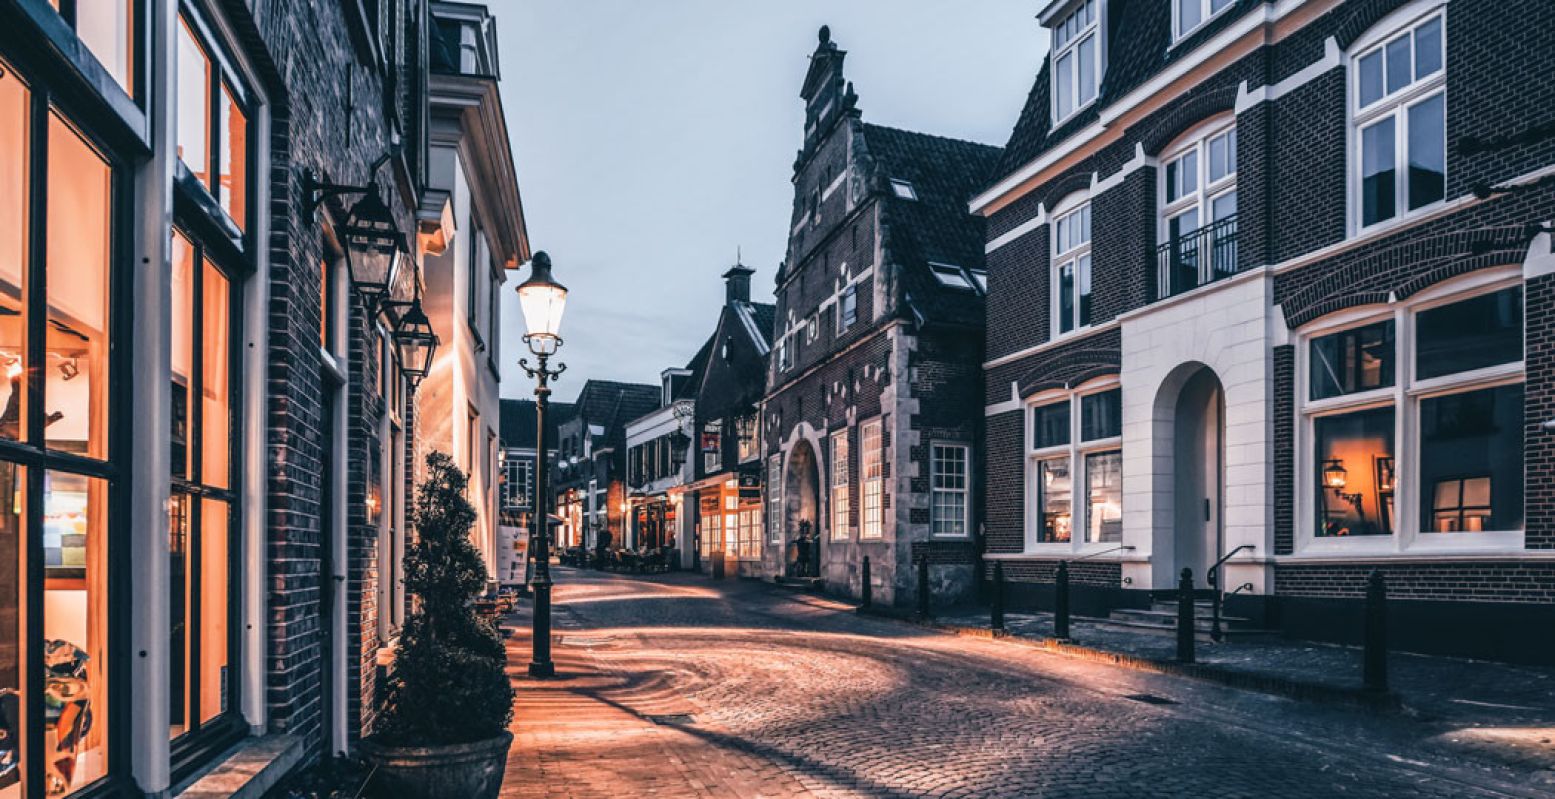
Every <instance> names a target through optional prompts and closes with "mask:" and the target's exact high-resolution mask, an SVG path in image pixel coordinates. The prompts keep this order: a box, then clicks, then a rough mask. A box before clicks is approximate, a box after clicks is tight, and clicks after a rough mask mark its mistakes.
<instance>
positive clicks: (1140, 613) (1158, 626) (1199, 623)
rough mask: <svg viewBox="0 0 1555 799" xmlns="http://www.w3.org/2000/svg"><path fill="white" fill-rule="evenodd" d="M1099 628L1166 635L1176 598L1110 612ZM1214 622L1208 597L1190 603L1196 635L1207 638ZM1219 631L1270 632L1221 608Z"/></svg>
mask: <svg viewBox="0 0 1555 799" xmlns="http://www.w3.org/2000/svg"><path fill="white" fill-rule="evenodd" d="M1098 624H1099V625H1100V626H1103V627H1112V628H1120V629H1127V630H1145V631H1149V632H1159V633H1164V634H1167V635H1176V634H1177V601H1176V600H1169V599H1164V600H1163V599H1157V600H1155V601H1154V602H1152V603H1151V604H1150V608H1149V609H1148V610H1146V609H1140V608H1121V609H1118V610H1114V611H1112V613H1111V614H1110V615H1108V617H1107V618H1106V619H1104V620H1102V621H1100V622H1099V623H1098ZM1214 624H1215V606H1214V604H1213V603H1212V602H1211V601H1210V600H1206V599H1199V600H1195V601H1194V603H1193V629H1194V632H1195V633H1196V634H1197V637H1198V638H1201V639H1207V638H1208V637H1209V635H1210V632H1211V631H1212V630H1213V629H1214ZM1220 630H1221V632H1222V633H1223V634H1224V635H1225V637H1226V638H1240V639H1247V638H1256V637H1261V636H1267V635H1274V634H1275V633H1274V632H1273V631H1272V630H1266V629H1263V628H1260V627H1259V626H1258V625H1257V623H1256V622H1254V621H1253V620H1252V619H1248V618H1244V617H1241V616H1228V615H1226V613H1225V609H1224V608H1222V609H1221V615H1220Z"/></svg>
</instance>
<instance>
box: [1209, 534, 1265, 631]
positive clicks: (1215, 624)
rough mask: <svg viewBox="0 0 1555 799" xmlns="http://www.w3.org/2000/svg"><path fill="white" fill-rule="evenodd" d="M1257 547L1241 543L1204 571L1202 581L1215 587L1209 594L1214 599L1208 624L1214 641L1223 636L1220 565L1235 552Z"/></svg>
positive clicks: (1238, 589)
mask: <svg viewBox="0 0 1555 799" xmlns="http://www.w3.org/2000/svg"><path fill="white" fill-rule="evenodd" d="M1257 548H1258V547H1256V546H1253V545H1252V544H1243V545H1241V546H1239V547H1237V548H1236V549H1233V550H1231V551H1230V552H1227V553H1226V554H1224V555H1221V556H1220V560H1217V561H1215V565H1213V566H1211V567H1209V571H1206V572H1205V573H1204V581H1205V582H1207V583H1209V585H1210V587H1211V588H1213V589H1215V593H1213V594H1211V595H1210V598H1211V599H1213V600H1214V602H1213V607H1214V620H1213V621H1212V622H1211V624H1210V629H1209V637H1210V638H1211V639H1213V640H1214V641H1215V642H1216V643H1219V642H1220V639H1221V638H1223V637H1225V636H1224V634H1223V633H1222V632H1221V630H1220V603H1221V602H1222V601H1223V597H1224V596H1225V591H1223V590H1221V586H1220V567H1221V566H1224V565H1225V564H1226V561H1228V560H1230V559H1231V556H1232V555H1235V554H1236V553H1238V552H1241V551H1242V550H1244V549H1257ZM1241 590H1242V589H1241V587H1238V588H1237V591H1241Z"/></svg>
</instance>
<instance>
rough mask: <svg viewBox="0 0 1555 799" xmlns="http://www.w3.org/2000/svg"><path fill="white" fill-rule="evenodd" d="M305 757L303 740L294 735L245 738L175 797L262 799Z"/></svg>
mask: <svg viewBox="0 0 1555 799" xmlns="http://www.w3.org/2000/svg"><path fill="white" fill-rule="evenodd" d="M302 755H303V743H302V739H301V738H298V737H296V736H294V735H266V736H263V737H259V738H245V739H243V740H242V741H241V742H239V743H238V745H237V746H234V747H233V748H232V749H231V750H229V751H228V752H227V753H226V754H225V755H224V756H223V757H222V758H221V759H220V760H218V761H216V763H215V764H213V765H212V766H211V767H210V769H209V770H208V771H206V772H204V773H203V774H201V775H200V776H199V777H198V778H196V779H195V780H194V781H193V782H191V783H190V784H189V785H186V786H184V787H182V788H181V789H179V790H177V791H175V792H174V793H173V797H174V799H217V798H218V797H236V799H259V797H262V796H264V795H265V794H266V792H268V791H269V790H270V789H271V788H274V787H275V785H276V783H278V782H280V781H281V778H282V777H285V776H286V775H287V774H288V773H289V772H291V770H292V769H294V768H296V767H297V765H298V764H299V763H301V762H302Z"/></svg>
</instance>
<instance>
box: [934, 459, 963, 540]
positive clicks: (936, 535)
mask: <svg viewBox="0 0 1555 799" xmlns="http://www.w3.org/2000/svg"><path fill="white" fill-rule="evenodd" d="M941 452H958V453H960V458H961V467H962V472H961V487H960V488H949V487H942V486H940V485H939V482H940V477H941V476H942V473H941V471H940V463H941V458H940V453H941ZM940 494H959V495H961V532H959V533H941V532H938V531H936V530H935V529H934V507H935V504H934V500H935V497H936V496H938V495H940ZM929 535H930V536H932V537H934V538H956V539H963V538H971V537H972V448H971V446H969V445H967V444H964V443H961V442H959V441H931V442H929Z"/></svg>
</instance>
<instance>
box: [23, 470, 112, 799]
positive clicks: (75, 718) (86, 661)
mask: <svg viewBox="0 0 1555 799" xmlns="http://www.w3.org/2000/svg"><path fill="white" fill-rule="evenodd" d="M42 534H43V553H44V565H45V576H46V579H45V582H44V589H43V641H41V642H40V643H41V645H42V646H43V661H44V663H46V664H47V667H46V671H47V674H46V688H45V692H46V694H47V698H46V704H48V705H50V706H51V707H50V708H49V710H48V711H47V713H46V715H45V718H44V747H45V748H46V750H47V752H48V766H49V779H50V780H51V781H52V780H59V781H61V782H62V783H63V784H64V785H65V788H64V790H60V791H57V792H56V791H54V790H52V789H51V790H50V791H49V793H51V794H54V793H68V792H70V791H74V790H75V789H77V788H80V787H81V786H83V785H86V784H87V783H90V782H92V781H94V780H96V779H98V778H100V777H102V776H103V775H104V774H106V773H107V765H108V758H107V756H108V743H107V741H108V728H109V725H110V723H111V722H112V720H111V719H110V718H109V716H108V680H107V675H108V664H109V663H110V662H111V661H110V657H111V656H112V654H113V653H111V652H109V651H108V483H107V481H104V480H100V479H97V478H92V477H83V476H81V475H74V474H66V473H64V472H48V473H46V474H45V475H44V478H43V531H42Z"/></svg>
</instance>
